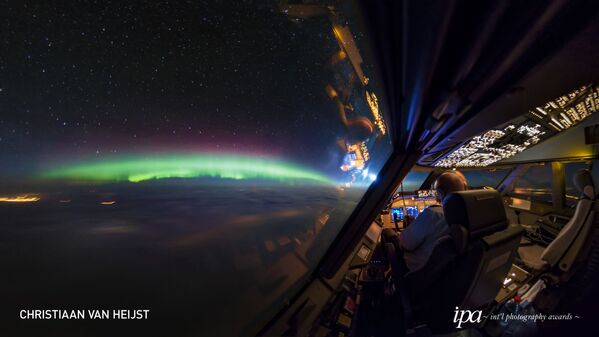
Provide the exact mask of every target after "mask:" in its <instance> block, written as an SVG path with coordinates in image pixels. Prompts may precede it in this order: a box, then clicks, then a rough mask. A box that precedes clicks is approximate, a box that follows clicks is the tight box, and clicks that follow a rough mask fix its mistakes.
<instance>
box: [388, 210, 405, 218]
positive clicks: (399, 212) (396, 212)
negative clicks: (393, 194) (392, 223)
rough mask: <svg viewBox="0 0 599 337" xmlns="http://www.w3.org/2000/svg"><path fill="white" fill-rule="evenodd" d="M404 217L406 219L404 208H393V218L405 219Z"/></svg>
mask: <svg viewBox="0 0 599 337" xmlns="http://www.w3.org/2000/svg"><path fill="white" fill-rule="evenodd" d="M403 219H404V213H403V208H401V207H399V208H392V209H391V220H403Z"/></svg>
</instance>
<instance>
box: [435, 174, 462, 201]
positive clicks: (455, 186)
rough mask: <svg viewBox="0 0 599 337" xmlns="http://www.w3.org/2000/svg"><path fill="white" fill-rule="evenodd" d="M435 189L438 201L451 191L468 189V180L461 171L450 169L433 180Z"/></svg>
mask: <svg viewBox="0 0 599 337" xmlns="http://www.w3.org/2000/svg"><path fill="white" fill-rule="evenodd" d="M434 186H435V189H436V190H437V195H438V199H439V201H442V199H443V198H444V197H445V196H447V195H448V194H450V193H453V192H459V191H465V190H467V189H468V180H466V177H465V176H464V174H462V172H460V171H455V170H450V171H445V172H443V173H441V174H440V175H439V176H438V177H437V179H436V180H435V185H434Z"/></svg>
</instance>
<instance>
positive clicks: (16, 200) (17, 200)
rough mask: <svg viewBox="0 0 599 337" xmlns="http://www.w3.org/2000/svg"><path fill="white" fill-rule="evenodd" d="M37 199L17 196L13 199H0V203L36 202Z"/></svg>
mask: <svg viewBox="0 0 599 337" xmlns="http://www.w3.org/2000/svg"><path fill="white" fill-rule="evenodd" d="M38 200H40V198H39V197H36V196H29V195H17V196H14V197H0V202H36V201H38Z"/></svg>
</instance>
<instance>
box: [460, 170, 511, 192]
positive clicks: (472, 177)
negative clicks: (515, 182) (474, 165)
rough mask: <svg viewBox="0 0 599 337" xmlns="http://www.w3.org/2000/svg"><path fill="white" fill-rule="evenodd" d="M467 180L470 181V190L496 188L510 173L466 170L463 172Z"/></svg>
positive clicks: (506, 171) (504, 171) (507, 171)
mask: <svg viewBox="0 0 599 337" xmlns="http://www.w3.org/2000/svg"><path fill="white" fill-rule="evenodd" d="M462 173H463V174H464V176H465V177H466V180H468V185H469V188H472V189H478V188H483V187H493V188H496V187H497V185H499V183H501V181H502V180H503V179H504V178H505V176H506V175H507V174H508V173H509V170H507V169H492V170H467V171H466V170H464V171H462Z"/></svg>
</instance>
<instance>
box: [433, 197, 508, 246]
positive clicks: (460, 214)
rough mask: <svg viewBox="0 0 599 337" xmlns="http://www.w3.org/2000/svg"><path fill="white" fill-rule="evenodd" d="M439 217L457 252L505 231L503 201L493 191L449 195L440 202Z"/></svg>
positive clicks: (506, 225) (505, 222)
mask: <svg viewBox="0 0 599 337" xmlns="http://www.w3.org/2000/svg"><path fill="white" fill-rule="evenodd" d="M443 213H444V214H445V220H446V221H447V224H448V225H449V228H450V231H451V236H452V237H453V238H454V241H455V243H456V246H457V248H458V250H459V251H463V250H464V249H465V247H466V246H467V245H468V243H469V242H471V241H473V240H476V239H479V238H482V237H485V236H487V235H491V234H493V233H495V232H498V231H501V230H504V229H506V228H507V227H508V221H507V217H506V214H505V209H504V206H503V200H502V199H501V195H499V193H498V192H497V191H496V190H494V189H485V190H470V191H462V192H455V193H451V194H449V195H448V196H447V197H445V199H443Z"/></svg>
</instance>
